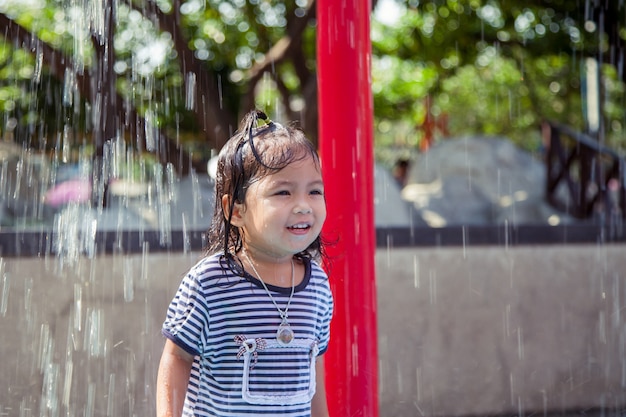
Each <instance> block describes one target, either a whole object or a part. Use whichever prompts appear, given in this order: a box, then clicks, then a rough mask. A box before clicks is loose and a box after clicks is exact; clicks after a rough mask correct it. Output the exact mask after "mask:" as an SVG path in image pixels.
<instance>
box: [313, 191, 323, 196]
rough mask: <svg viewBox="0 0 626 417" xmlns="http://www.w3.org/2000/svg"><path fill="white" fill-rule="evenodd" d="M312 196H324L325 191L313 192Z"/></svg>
mask: <svg viewBox="0 0 626 417" xmlns="http://www.w3.org/2000/svg"><path fill="white" fill-rule="evenodd" d="M311 194H312V195H324V191H322V190H311Z"/></svg>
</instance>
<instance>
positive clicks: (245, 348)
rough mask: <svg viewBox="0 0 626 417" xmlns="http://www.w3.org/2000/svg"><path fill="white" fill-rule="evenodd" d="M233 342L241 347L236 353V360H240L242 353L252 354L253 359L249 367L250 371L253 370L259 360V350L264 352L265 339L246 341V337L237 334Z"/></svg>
mask: <svg viewBox="0 0 626 417" xmlns="http://www.w3.org/2000/svg"><path fill="white" fill-rule="evenodd" d="M235 342H236V343H237V344H238V345H241V347H240V348H239V351H238V352H237V359H240V358H241V356H242V355H243V354H244V353H252V357H253V358H254V363H253V364H252V366H250V369H252V368H254V366H255V365H256V364H257V361H258V359H259V354H258V351H259V350H264V349H265V348H266V347H267V343H266V342H265V339H261V338H257V339H248V338H247V337H246V336H244V335H242V334H238V335H237V336H235Z"/></svg>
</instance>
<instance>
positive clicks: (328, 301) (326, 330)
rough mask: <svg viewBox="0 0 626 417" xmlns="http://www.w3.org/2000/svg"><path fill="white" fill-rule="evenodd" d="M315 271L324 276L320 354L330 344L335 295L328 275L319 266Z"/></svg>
mask: <svg viewBox="0 0 626 417" xmlns="http://www.w3.org/2000/svg"><path fill="white" fill-rule="evenodd" d="M314 271H315V272H314V273H315V274H316V275H317V274H322V275H323V277H324V278H323V279H322V281H321V282H320V287H321V288H322V290H321V291H320V296H321V297H322V298H323V300H322V303H321V305H322V306H323V308H322V310H321V312H320V321H319V323H320V327H319V333H318V346H319V354H318V355H323V354H324V353H325V352H326V350H327V349H328V344H329V342H330V322H331V319H332V317H333V309H334V302H333V295H332V292H331V290H330V284H329V282H328V277H327V276H326V274H325V273H324V272H323V271H322V270H321V268H319V267H317V268H314Z"/></svg>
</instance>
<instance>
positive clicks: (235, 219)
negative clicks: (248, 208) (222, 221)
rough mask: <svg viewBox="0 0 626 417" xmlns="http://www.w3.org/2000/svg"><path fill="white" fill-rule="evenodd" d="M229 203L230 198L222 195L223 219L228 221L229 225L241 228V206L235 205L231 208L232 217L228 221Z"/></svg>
mask: <svg viewBox="0 0 626 417" xmlns="http://www.w3.org/2000/svg"><path fill="white" fill-rule="evenodd" d="M230 201H231V197H230V195H228V194H224V195H223V196H222V210H223V212H224V217H225V218H226V220H230V224H232V225H233V226H236V227H241V226H242V225H243V220H242V214H243V210H244V208H243V204H241V203H235V205H234V206H233V213H232V217H231V218H230V219H229V218H228V216H229V215H230Z"/></svg>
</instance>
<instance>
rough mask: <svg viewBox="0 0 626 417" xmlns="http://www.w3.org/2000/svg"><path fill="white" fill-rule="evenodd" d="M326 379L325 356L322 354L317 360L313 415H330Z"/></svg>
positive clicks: (326, 416) (320, 416)
mask: <svg viewBox="0 0 626 417" xmlns="http://www.w3.org/2000/svg"><path fill="white" fill-rule="evenodd" d="M325 381H326V378H325V377H324V357H323V356H320V357H319V358H317V360H316V361H315V395H314V396H313V400H311V417H328V405H327V403H326V382H325Z"/></svg>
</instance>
